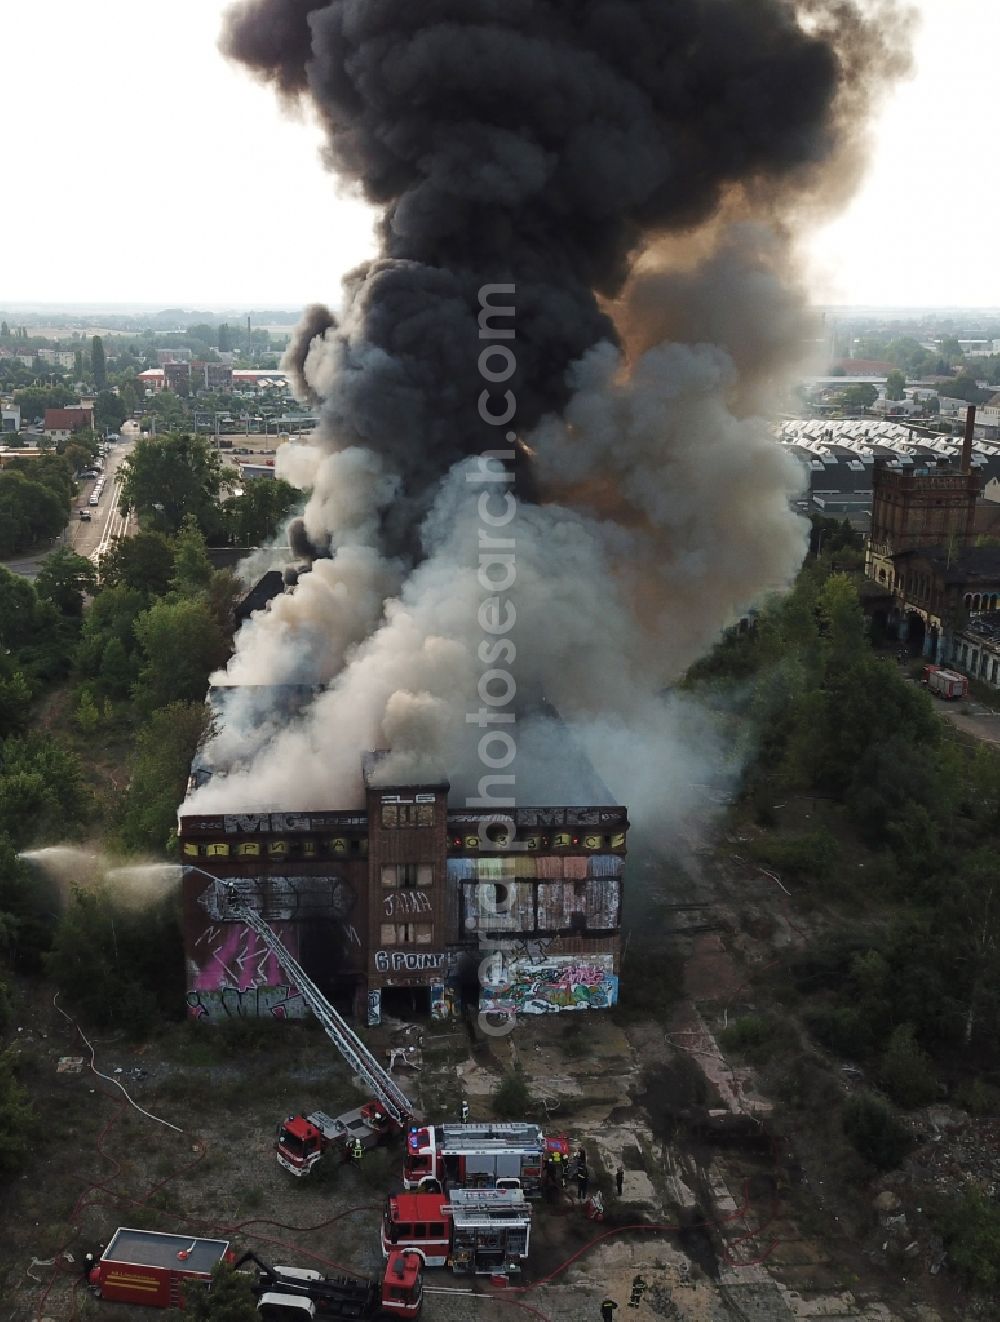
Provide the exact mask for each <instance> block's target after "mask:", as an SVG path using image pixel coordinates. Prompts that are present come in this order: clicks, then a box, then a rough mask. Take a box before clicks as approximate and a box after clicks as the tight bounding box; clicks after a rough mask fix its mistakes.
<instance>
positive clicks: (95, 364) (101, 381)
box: [90, 335, 108, 391]
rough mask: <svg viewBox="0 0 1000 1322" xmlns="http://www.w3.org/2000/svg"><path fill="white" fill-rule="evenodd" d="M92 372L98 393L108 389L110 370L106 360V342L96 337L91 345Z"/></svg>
mask: <svg viewBox="0 0 1000 1322" xmlns="http://www.w3.org/2000/svg"><path fill="white" fill-rule="evenodd" d="M90 370H91V374H92V375H93V378H94V385H95V386H96V388H97V389H98V391H101V390H104V389H106V388H107V384H108V369H107V366H106V364H105V359H104V341H103V340H102V339H101V337H100V336H99V335H95V336H94V338H93V340H92V341H91V344H90Z"/></svg>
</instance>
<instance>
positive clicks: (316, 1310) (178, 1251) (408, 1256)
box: [88, 1227, 424, 1322]
mask: <svg viewBox="0 0 1000 1322" xmlns="http://www.w3.org/2000/svg"><path fill="white" fill-rule="evenodd" d="M232 1258H233V1255H232V1254H231V1253H230V1252H229V1244H228V1243H227V1242H226V1241H225V1240H220V1239H198V1238H190V1237H188V1236H185V1235H164V1234H160V1233H159V1232H158V1231H154V1230H132V1229H129V1228H127V1227H121V1228H120V1229H119V1230H117V1231H116V1232H115V1235H114V1238H113V1239H112V1241H111V1243H110V1244H109V1245H108V1247H107V1248H106V1249H105V1250H104V1253H103V1254H102V1255H101V1258H100V1260H99V1261H98V1262H97V1264H96V1265H95V1266H94V1268H93V1269H92V1271H91V1272H90V1273H89V1276H88V1281H89V1284H90V1288H91V1289H92V1290H93V1292H94V1294H95V1295H96V1296H97V1298H99V1299H110V1300H113V1301H115V1302H116V1303H124V1304H145V1305H147V1306H149V1307H152V1308H183V1307H184V1292H183V1286H184V1282H185V1281H206V1282H208V1281H211V1279H212V1269H213V1267H215V1266H216V1264H217V1263H219V1262H221V1261H223V1260H229V1261H232ZM247 1263H252V1264H253V1265H254V1266H255V1267H256V1268H257V1277H256V1281H255V1285H254V1288H255V1293H256V1294H257V1300H258V1302H257V1310H258V1312H259V1313H260V1315H261V1317H262V1318H263V1319H267V1322H279V1319H286V1318H287V1319H291V1320H294V1319H303V1318H314V1317H329V1318H344V1319H346V1318H354V1319H362V1318H398V1317H417V1316H419V1314H420V1310H421V1307H422V1305H423V1266H424V1264H423V1260H422V1258H421V1256H420V1255H419V1254H418V1253H416V1252H411V1251H409V1250H407V1249H405V1248H401V1249H393V1250H392V1251H391V1252H390V1253H389V1254H388V1255H387V1262H386V1265H385V1272H384V1274H383V1276H382V1279H381V1280H380V1281H370V1280H365V1279H364V1278H361V1277H353V1276H323V1275H321V1274H320V1273H319V1272H317V1271H311V1270H308V1269H303V1268H301V1267H269V1266H268V1265H267V1264H266V1263H264V1262H262V1261H261V1260H260V1258H258V1257H257V1256H256V1254H254V1253H245V1254H244V1255H243V1257H242V1258H240V1259H239V1260H238V1261H237V1262H235V1263H234V1264H233V1265H234V1269H235V1270H239V1269H240V1268H242V1267H243V1266H244V1265H245V1264H247Z"/></svg>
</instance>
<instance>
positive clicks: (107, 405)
mask: <svg viewBox="0 0 1000 1322" xmlns="http://www.w3.org/2000/svg"><path fill="white" fill-rule="evenodd" d="M127 417H128V410H127V409H126V408H125V405H124V404H123V403H122V401H121V399H119V397H118V396H117V395H116V394H115V393H114V391H113V390H102V391H100V393H99V394H98V396H97V399H96V400H95V401H94V423H95V425H96V426H97V427H99V428H100V429H101V431H120V430H121V426H122V423H123V422H124V421H125V419H126V418H127Z"/></svg>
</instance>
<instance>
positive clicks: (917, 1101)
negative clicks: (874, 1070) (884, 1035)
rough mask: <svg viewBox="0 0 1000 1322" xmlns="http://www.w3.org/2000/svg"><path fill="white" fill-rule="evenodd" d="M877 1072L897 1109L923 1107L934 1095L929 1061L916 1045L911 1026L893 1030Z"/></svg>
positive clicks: (905, 1025) (933, 1081)
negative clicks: (900, 1107) (898, 1107)
mask: <svg viewBox="0 0 1000 1322" xmlns="http://www.w3.org/2000/svg"><path fill="white" fill-rule="evenodd" d="M880 1073H881V1079H882V1083H883V1084H884V1086H885V1090H886V1092H887V1093H888V1094H889V1096H890V1097H891V1098H892V1100H893V1101H894V1102H897V1103H898V1104H899V1105H900V1106H926V1104H927V1103H928V1102H931V1101H933V1100H934V1098H935V1097H936V1096H937V1080H936V1079H935V1077H934V1070H933V1068H932V1067H931V1059H930V1057H929V1056H928V1055H927V1053H926V1051H923V1050H921V1048H920V1046H919V1045H918V1044H917V1041H916V1039H915V1037H914V1032H913V1025H912V1024H900V1025H899V1027H898V1028H895V1029H893V1032H892V1036H891V1037H890V1038H889V1045H888V1046H887V1047H886V1049H885V1052H884V1053H883V1056H882V1065H881V1071H880Z"/></svg>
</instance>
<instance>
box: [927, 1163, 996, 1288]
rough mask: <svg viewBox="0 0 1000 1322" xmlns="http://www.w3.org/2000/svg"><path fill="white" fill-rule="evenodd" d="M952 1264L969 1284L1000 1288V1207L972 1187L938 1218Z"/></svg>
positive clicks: (953, 1201)
mask: <svg viewBox="0 0 1000 1322" xmlns="http://www.w3.org/2000/svg"><path fill="white" fill-rule="evenodd" d="M939 1222H940V1226H941V1233H942V1236H943V1238H944V1242H945V1246H946V1247H947V1249H948V1254H949V1256H950V1258H951V1264H952V1266H953V1267H954V1269H955V1270H956V1271H957V1272H958V1273H959V1275H960V1276H961V1277H962V1278H963V1279H964V1280H965V1281H966V1282H967V1283H968V1284H970V1285H975V1286H978V1287H979V1288H980V1289H982V1290H995V1289H996V1288H997V1286H998V1285H1000V1207H997V1206H996V1205H995V1204H993V1203H991V1202H990V1201H989V1200H988V1199H987V1198H986V1197H985V1195H984V1194H983V1193H982V1192H981V1190H979V1189H976V1188H973V1187H970V1188H968V1189H966V1190H965V1192H964V1193H963V1194H962V1196H961V1197H960V1198H954V1199H951V1200H950V1201H949V1203H948V1204H947V1205H946V1207H945V1209H944V1211H943V1213H942V1214H941V1215H940V1217H939Z"/></svg>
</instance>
